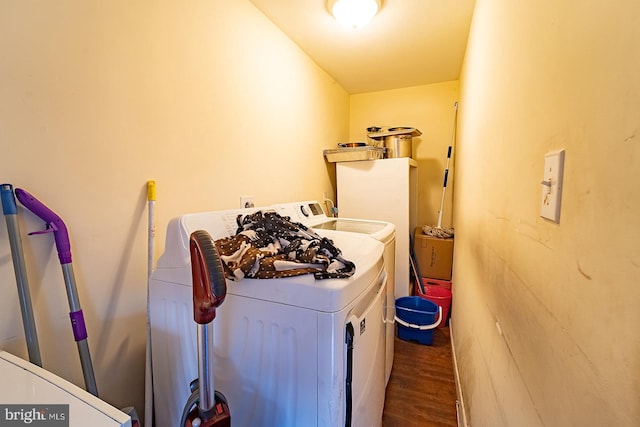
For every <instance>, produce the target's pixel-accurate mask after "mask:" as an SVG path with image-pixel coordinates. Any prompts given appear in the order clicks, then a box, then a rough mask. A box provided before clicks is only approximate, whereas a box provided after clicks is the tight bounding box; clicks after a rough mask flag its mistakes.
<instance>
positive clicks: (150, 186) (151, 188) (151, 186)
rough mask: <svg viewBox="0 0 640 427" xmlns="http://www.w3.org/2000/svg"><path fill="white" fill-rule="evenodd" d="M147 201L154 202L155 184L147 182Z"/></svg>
mask: <svg viewBox="0 0 640 427" xmlns="http://www.w3.org/2000/svg"><path fill="white" fill-rule="evenodd" d="M147 200H149V201H150V202H155V201H156V182H155V181H147Z"/></svg>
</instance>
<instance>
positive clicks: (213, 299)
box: [179, 230, 231, 427]
mask: <svg viewBox="0 0 640 427" xmlns="http://www.w3.org/2000/svg"><path fill="white" fill-rule="evenodd" d="M189 250H190V254H191V274H192V278H193V318H194V320H195V321H196V324H197V328H198V379H197V380H195V381H193V382H192V383H191V392H192V393H191V396H190V397H189V399H188V400H187V403H186V405H185V407H184V410H183V412H182V418H181V420H180V424H179V426H181V427H182V426H185V427H191V426H193V427H211V426H215V427H230V426H231V414H230V412H229V405H227V399H226V398H225V397H224V395H223V394H222V393H220V392H218V391H215V387H214V376H213V319H215V317H216V308H218V307H219V306H220V304H222V302H223V301H224V298H225V296H226V295H227V283H226V281H225V278H224V270H223V267H222V262H221V261H220V255H219V254H218V250H217V249H216V246H215V244H214V242H213V239H212V238H211V235H210V234H209V233H208V232H206V231H204V230H197V231H194V232H193V233H191V236H190V239H189Z"/></svg>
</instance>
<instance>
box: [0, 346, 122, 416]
mask: <svg viewBox="0 0 640 427" xmlns="http://www.w3.org/2000/svg"><path fill="white" fill-rule="evenodd" d="M0 378H2V385H1V386H0V408H2V409H1V410H0V425H14V424H15V425H30V424H33V425H42V424H45V423H46V425H67V426H70V427H81V426H91V427H131V417H129V415H127V414H125V413H124V412H122V411H120V410H118V409H116V408H114V407H113V406H111V405H109V404H108V403H106V402H105V401H103V400H100V399H98V398H97V397H95V396H94V395H92V394H90V393H88V392H87V391H85V390H83V389H81V388H80V387H78V386H76V385H75V384H72V383H70V382H69V381H66V380H64V379H62V378H60V377H59V376H57V375H55V374H53V373H51V372H49V371H47V370H45V369H43V368H41V367H39V366H36V365H34V364H32V363H29V362H27V361H26V360H23V359H20V358H19V357H16V356H14V355H12V354H10V353H7V352H5V351H0Z"/></svg>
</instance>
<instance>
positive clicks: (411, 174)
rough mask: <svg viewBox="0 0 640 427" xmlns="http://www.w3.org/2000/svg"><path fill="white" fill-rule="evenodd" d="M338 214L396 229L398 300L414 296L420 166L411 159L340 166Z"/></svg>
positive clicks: (338, 171)
mask: <svg viewBox="0 0 640 427" xmlns="http://www.w3.org/2000/svg"><path fill="white" fill-rule="evenodd" d="M336 180H337V186H338V189H337V191H338V212H339V216H341V217H344V218H363V219H374V220H379V221H388V222H391V223H393V224H395V225H396V251H395V252H396V254H395V265H396V271H395V296H396V298H399V297H402V296H407V295H410V294H411V291H410V290H411V286H412V284H411V280H410V273H409V271H410V261H409V246H410V236H411V233H413V230H415V228H416V226H417V225H416V223H417V210H418V204H417V200H416V199H417V194H416V191H417V190H416V187H417V182H418V164H417V162H416V161H415V160H413V159H411V158H409V157H400V158H393V159H380V160H367V161H357V162H340V163H336Z"/></svg>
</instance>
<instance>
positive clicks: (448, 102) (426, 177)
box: [349, 81, 459, 227]
mask: <svg viewBox="0 0 640 427" xmlns="http://www.w3.org/2000/svg"><path fill="white" fill-rule="evenodd" d="M458 94H459V83H458V81H452V82H444V83H437V84H431V85H424V86H415V87H409V88H403V89H395V90H387V91H381V92H370V93H365V94H359V95H352V96H351V110H350V119H349V138H350V141H363V142H366V141H367V131H366V129H367V128H368V127H370V126H380V127H391V126H408V127H415V128H417V129H419V130H420V131H421V132H422V135H420V136H419V137H414V138H413V141H412V142H413V158H414V159H415V160H416V161H417V162H418V188H417V192H418V194H417V196H418V218H417V224H418V225H425V224H427V225H436V224H437V222H438V212H439V210H440V202H441V200H442V184H443V178H444V169H445V166H446V160H447V149H448V147H449V144H451V141H452V138H451V137H452V132H453V120H454V103H455V102H456V101H457V100H458ZM454 153H455V146H454ZM452 157H453V158H455V154H453V155H452ZM453 158H452V160H451V162H450V166H449V181H448V184H447V191H446V198H445V206H444V212H443V219H442V226H443V227H450V226H451V216H452V200H453V198H452V196H453V192H454V191H453V189H454V175H455V171H454V159H453Z"/></svg>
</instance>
